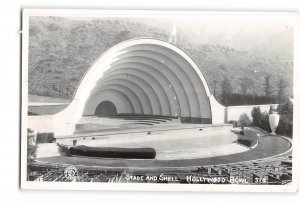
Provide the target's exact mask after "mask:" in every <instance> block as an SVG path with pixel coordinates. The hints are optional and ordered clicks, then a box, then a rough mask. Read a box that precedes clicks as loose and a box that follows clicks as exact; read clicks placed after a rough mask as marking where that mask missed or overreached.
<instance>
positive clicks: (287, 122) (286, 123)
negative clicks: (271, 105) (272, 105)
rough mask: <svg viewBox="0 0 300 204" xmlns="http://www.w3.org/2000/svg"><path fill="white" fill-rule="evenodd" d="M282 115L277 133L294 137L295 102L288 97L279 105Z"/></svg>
mask: <svg viewBox="0 0 300 204" xmlns="http://www.w3.org/2000/svg"><path fill="white" fill-rule="evenodd" d="M277 110H278V113H279V115H280V119H279V124H278V128H277V130H276V133H277V134H282V135H287V136H290V137H292V135H293V103H292V102H291V101H290V100H289V99H287V100H286V101H285V102H283V103H282V104H280V105H278V107H277Z"/></svg>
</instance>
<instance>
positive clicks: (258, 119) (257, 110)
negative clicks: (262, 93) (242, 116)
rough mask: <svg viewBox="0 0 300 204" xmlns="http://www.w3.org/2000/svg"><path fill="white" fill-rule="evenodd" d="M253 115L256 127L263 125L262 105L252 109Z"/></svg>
mask: <svg viewBox="0 0 300 204" xmlns="http://www.w3.org/2000/svg"><path fill="white" fill-rule="evenodd" d="M251 116H252V120H253V121H252V123H253V125H254V126H256V127H261V120H262V115H261V110H260V107H259V106H257V107H254V108H253V109H252V111H251Z"/></svg>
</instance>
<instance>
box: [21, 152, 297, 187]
mask: <svg viewBox="0 0 300 204" xmlns="http://www.w3.org/2000/svg"><path fill="white" fill-rule="evenodd" d="M291 161H292V157H291V156H282V157H277V158H270V159H262V160H259V161H255V162H251V161H250V162H242V163H236V164H223V165H214V166H201V167H198V168H186V169H180V170H162V169H161V170H151V171H150V170H148V171H147V170H132V171H131V172H128V171H126V170H104V169H101V168H95V167H93V168H92V167H85V168H82V167H78V168H79V169H78V176H77V177H76V178H75V180H76V181H77V182H107V183H109V182H110V183H126V182H130V183H189V184H200V183H201V184H203V183H207V184H231V183H234V182H233V181H231V180H230V179H229V178H230V176H232V177H235V178H242V179H245V180H246V181H247V183H245V184H257V185H284V184H288V183H290V182H291V181H292V167H291V164H292V162H291ZM65 168H66V167H65V166H51V167H50V166H47V165H40V164H35V163H32V164H30V165H28V174H27V179H28V180H29V181H47V182H70V180H68V179H67V178H66V177H65V176H64V173H63V172H64V169H65ZM126 174H130V175H133V176H140V177H141V176H144V177H146V176H150V177H155V176H156V177H157V178H159V176H160V175H161V174H163V175H164V176H166V177H167V176H170V177H173V178H177V179H176V180H159V179H156V180H145V179H144V180H131V181H128V180H127V179H126V177H125V176H126ZM189 176H193V177H195V178H200V177H202V178H211V179H207V180H199V179H198V180H197V179H195V180H191V179H188V178H189ZM216 178H227V179H226V180H225V181H224V182H221V183H216V180H213V179H216ZM243 184H244V183H243Z"/></svg>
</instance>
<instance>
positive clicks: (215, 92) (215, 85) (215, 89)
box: [212, 80, 218, 96]
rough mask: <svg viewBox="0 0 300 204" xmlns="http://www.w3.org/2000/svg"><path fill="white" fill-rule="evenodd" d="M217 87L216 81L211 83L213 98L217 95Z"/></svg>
mask: <svg viewBox="0 0 300 204" xmlns="http://www.w3.org/2000/svg"><path fill="white" fill-rule="evenodd" d="M217 86H218V81H217V80H214V81H213V84H212V88H213V92H214V96H216V94H217Z"/></svg>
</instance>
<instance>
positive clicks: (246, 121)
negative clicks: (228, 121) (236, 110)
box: [239, 113, 251, 129]
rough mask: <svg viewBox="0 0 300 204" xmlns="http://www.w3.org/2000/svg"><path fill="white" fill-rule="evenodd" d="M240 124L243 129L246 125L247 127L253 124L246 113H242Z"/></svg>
mask: <svg viewBox="0 0 300 204" xmlns="http://www.w3.org/2000/svg"><path fill="white" fill-rule="evenodd" d="M239 124H240V126H241V128H242V129H244V127H246V126H249V125H251V120H250V118H249V116H248V115H247V114H246V113H243V114H242V115H240V118H239Z"/></svg>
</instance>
